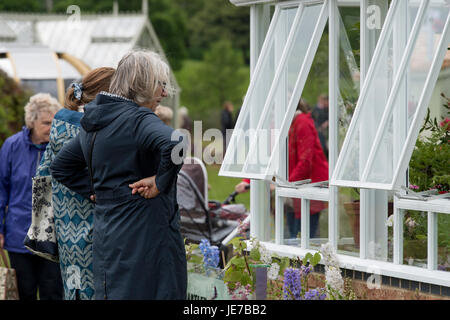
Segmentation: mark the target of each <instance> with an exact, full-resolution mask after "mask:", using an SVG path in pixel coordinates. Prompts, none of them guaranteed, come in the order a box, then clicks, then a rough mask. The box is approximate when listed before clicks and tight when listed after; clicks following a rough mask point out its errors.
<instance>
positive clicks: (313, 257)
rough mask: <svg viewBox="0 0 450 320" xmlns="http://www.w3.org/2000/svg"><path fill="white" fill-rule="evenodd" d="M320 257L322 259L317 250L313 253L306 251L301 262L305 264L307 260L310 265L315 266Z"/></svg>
mask: <svg viewBox="0 0 450 320" xmlns="http://www.w3.org/2000/svg"><path fill="white" fill-rule="evenodd" d="M320 259H322V257H321V255H320V253H319V252H316V253H315V254H314V255H312V253H310V252H308V253H307V254H306V255H305V257H304V258H303V260H302V263H303V265H305V266H306V265H307V263H308V262H309V264H310V265H311V266H313V267H315V266H316V265H317V264H318V263H319V262H320Z"/></svg>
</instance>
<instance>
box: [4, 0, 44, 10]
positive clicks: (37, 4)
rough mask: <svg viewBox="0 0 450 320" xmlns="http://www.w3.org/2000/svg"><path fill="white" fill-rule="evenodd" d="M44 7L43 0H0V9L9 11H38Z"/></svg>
mask: <svg viewBox="0 0 450 320" xmlns="http://www.w3.org/2000/svg"><path fill="white" fill-rule="evenodd" d="M44 9H45V6H44V1H36V0H14V1H1V2H0V11H9V12H23V11H27V12H40V11H42V10H44Z"/></svg>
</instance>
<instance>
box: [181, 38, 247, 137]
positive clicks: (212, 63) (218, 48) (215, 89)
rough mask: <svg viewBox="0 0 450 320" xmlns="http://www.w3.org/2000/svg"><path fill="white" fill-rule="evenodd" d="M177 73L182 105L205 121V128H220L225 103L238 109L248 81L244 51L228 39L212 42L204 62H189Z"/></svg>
mask: <svg viewBox="0 0 450 320" xmlns="http://www.w3.org/2000/svg"><path fill="white" fill-rule="evenodd" d="M176 76H177V79H178V82H179V84H180V86H181V88H182V89H183V91H182V92H181V104H182V105H185V106H187V107H188V109H189V112H190V116H191V118H192V119H197V120H198V119H202V120H203V128H204V129H208V128H220V112H221V110H222V104H223V103H224V102H225V101H227V100H229V101H231V102H232V103H233V104H234V105H235V106H236V109H238V108H239V107H240V106H241V103H242V99H243V97H244V95H245V92H246V90H247V86H248V83H249V69H248V67H246V65H245V63H244V60H243V57H242V53H241V52H239V51H237V50H235V49H233V47H232V45H231V42H230V41H229V40H219V41H217V42H214V43H213V44H211V47H210V49H209V50H208V51H207V52H206V53H205V55H204V60H203V62H196V61H191V62H187V63H186V64H185V67H184V68H183V70H181V71H180V72H179V73H177V74H176Z"/></svg>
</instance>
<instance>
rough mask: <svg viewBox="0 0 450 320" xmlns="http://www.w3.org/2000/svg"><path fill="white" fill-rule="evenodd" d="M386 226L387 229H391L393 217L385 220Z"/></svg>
mask: <svg viewBox="0 0 450 320" xmlns="http://www.w3.org/2000/svg"><path fill="white" fill-rule="evenodd" d="M386 225H387V226H388V227H392V226H393V225H394V215H393V214H391V215H390V216H389V218H388V219H387V220H386Z"/></svg>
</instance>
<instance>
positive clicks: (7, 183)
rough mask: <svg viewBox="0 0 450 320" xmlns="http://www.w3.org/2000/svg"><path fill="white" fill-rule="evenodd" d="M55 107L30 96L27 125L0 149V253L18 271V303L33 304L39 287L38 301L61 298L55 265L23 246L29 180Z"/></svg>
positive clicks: (28, 213) (38, 96)
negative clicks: (6, 253)
mask: <svg viewBox="0 0 450 320" xmlns="http://www.w3.org/2000/svg"><path fill="white" fill-rule="evenodd" d="M59 109H61V106H60V104H59V103H58V101H56V99H55V98H53V97H51V96H50V95H49V94H46V93H38V94H36V95H34V96H32V97H31V98H30V101H29V102H28V104H27V105H26V106H25V124H26V126H25V127H23V129H22V131H21V132H19V133H16V134H15V135H13V136H11V137H9V138H8V139H6V141H5V142H4V144H3V146H2V148H1V150H0V250H3V248H4V249H6V250H7V251H8V255H9V258H10V261H11V266H12V268H14V269H16V274H17V282H18V288H19V297H20V299H21V300H22V299H23V300H36V299H37V291H38V289H39V297H40V299H41V300H47V299H54V300H60V299H62V281H61V274H60V271H59V265H58V264H57V263H55V262H51V261H49V260H47V259H45V258H42V257H39V256H37V255H34V254H32V253H31V252H30V251H28V250H27V249H26V248H25V246H24V245H23V242H24V239H25V237H26V235H27V231H28V228H29V227H30V224H31V208H32V200H31V194H32V178H33V177H34V175H35V173H36V168H37V167H38V166H39V162H40V160H41V157H42V155H43V153H44V150H45V148H46V146H47V143H48V140H49V135H50V126H51V124H52V119H53V117H54V115H55V113H56V112H57V111H58V110H59ZM3 221H4V223H3Z"/></svg>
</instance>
